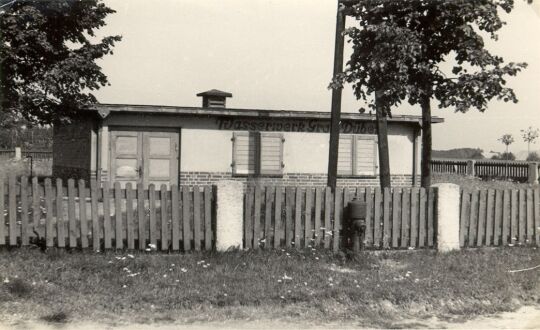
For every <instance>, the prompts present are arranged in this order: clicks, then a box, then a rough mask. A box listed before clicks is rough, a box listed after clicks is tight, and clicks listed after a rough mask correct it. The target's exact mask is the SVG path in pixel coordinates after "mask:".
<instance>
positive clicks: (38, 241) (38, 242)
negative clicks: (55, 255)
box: [30, 229, 47, 251]
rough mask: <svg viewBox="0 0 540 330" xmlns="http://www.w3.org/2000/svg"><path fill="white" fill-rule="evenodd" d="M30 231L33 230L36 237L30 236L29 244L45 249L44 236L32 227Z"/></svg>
mask: <svg viewBox="0 0 540 330" xmlns="http://www.w3.org/2000/svg"><path fill="white" fill-rule="evenodd" d="M32 231H33V232H34V235H36V237H30V244H32V245H35V246H37V247H39V248H40V249H41V251H45V250H47V244H46V241H45V237H41V236H39V233H38V232H37V231H36V230H35V229H32Z"/></svg>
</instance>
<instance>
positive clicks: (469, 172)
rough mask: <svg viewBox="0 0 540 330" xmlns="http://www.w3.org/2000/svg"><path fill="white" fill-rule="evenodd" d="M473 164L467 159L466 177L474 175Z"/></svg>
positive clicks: (472, 161)
mask: <svg viewBox="0 0 540 330" xmlns="http://www.w3.org/2000/svg"><path fill="white" fill-rule="evenodd" d="M474 164H475V161H474V160H471V159H469V160H468V161H467V175H468V176H474V175H475V173H474Z"/></svg>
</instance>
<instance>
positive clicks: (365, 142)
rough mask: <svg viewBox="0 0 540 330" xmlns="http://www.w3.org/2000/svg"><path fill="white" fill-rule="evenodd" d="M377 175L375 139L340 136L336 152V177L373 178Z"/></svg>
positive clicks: (374, 137) (373, 137) (371, 137)
mask: <svg viewBox="0 0 540 330" xmlns="http://www.w3.org/2000/svg"><path fill="white" fill-rule="evenodd" d="M376 173H377V137H376V136H373V135H352V134H341V135H340V137H339V150H338V175H340V176H375V175H376Z"/></svg>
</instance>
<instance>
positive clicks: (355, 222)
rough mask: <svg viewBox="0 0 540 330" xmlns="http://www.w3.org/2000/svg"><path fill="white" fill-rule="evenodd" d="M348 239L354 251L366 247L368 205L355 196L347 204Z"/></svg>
mask: <svg viewBox="0 0 540 330" xmlns="http://www.w3.org/2000/svg"><path fill="white" fill-rule="evenodd" d="M347 210H348V212H347V213H348V217H347V218H348V219H347V236H348V237H347V238H348V239H347V241H348V245H349V246H348V247H349V248H352V250H353V251H354V252H359V251H360V250H363V249H364V236H365V231H366V213H367V205H366V202H363V201H361V200H359V199H358V197H355V198H354V199H353V200H352V201H350V202H349V203H348V204H347Z"/></svg>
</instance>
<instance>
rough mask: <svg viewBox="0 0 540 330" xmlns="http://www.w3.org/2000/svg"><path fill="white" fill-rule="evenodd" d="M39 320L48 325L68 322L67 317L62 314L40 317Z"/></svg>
mask: <svg viewBox="0 0 540 330" xmlns="http://www.w3.org/2000/svg"><path fill="white" fill-rule="evenodd" d="M41 319H42V320H43V321H45V322H50V323H66V322H67V320H68V315H67V314H66V313H64V312H56V313H53V314H49V315H45V316H42V317H41Z"/></svg>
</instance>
